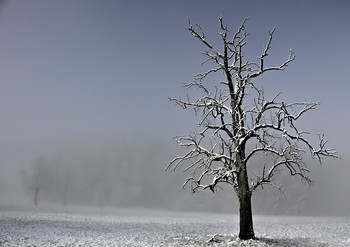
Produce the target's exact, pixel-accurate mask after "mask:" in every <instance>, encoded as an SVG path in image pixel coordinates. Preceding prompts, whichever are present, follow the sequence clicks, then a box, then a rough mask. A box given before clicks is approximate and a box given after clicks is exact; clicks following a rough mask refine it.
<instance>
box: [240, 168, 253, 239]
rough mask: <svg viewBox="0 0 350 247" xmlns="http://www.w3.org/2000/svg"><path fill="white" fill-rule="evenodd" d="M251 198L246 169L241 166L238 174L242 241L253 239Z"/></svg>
mask: <svg viewBox="0 0 350 247" xmlns="http://www.w3.org/2000/svg"><path fill="white" fill-rule="evenodd" d="M251 197H252V193H251V192H250V190H249V184H248V175H247V168H246V167H245V166H244V165H243V167H242V169H241V171H240V172H239V174H238V200H239V238H240V239H243V240H246V239H253V238H255V234H254V228H253V214H252V203H251Z"/></svg>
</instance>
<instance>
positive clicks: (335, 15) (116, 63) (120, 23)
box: [0, 0, 350, 152]
mask: <svg viewBox="0 0 350 247" xmlns="http://www.w3.org/2000/svg"><path fill="white" fill-rule="evenodd" d="M0 6H1V10H0V88H1V89H0V114H1V120H0V143H1V146H6V145H8V143H12V144H13V145H16V143H22V142H26V143H31V142H33V143H40V142H41V141H42V140H43V139H52V140H55V139H62V138H63V139H64V138H74V137H82V136H83V137H90V136H109V135H112V136H127V135H131V136H132V135H138V134H142V135H146V136H153V137H154V138H156V139H160V140H164V141H169V140H170V139H171V137H172V136H174V135H176V134H181V133H182V132H184V133H186V132H187V131H189V130H192V129H193V128H194V126H193V124H194V121H193V118H192V117H191V116H192V115H191V114H190V113H188V112H185V111H182V110H181V109H179V108H177V107H176V106H174V105H173V104H171V103H168V100H167V98H168V97H170V96H172V97H176V96H179V95H184V94H185V93H186V92H185V91H184V89H183V88H182V87H181V85H182V83H185V82H188V81H191V80H192V78H193V75H194V74H196V73H198V72H201V67H200V63H201V61H202V59H203V57H202V56H201V52H202V51H203V47H202V46H201V45H200V44H199V43H198V42H197V41H196V40H195V39H193V37H191V35H190V34H189V33H188V32H187V31H186V27H187V20H188V18H191V19H192V21H193V22H194V23H200V24H201V25H202V26H203V28H204V29H205V30H206V32H207V36H208V38H209V39H212V40H213V42H214V43H215V42H216V41H218V39H217V32H218V28H217V27H218V22H217V19H218V17H219V16H220V15H223V16H224V19H225V21H226V23H227V24H228V25H229V26H230V27H232V29H236V28H237V26H238V25H239V24H240V23H241V21H242V20H243V18H245V17H247V16H249V17H250V19H249V21H248V23H247V29H248V31H249V32H250V33H251V36H250V38H249V42H250V43H249V47H250V49H251V50H249V52H250V51H251V54H250V55H251V56H257V55H259V52H260V51H261V49H262V47H263V44H264V42H265V41H266V38H267V33H268V31H269V30H270V29H271V28H273V27H276V28H277V30H276V33H275V39H274V41H273V48H272V51H271V57H270V59H271V60H270V61H271V62H272V63H274V62H275V64H276V63H279V62H281V61H283V59H285V58H286V56H287V55H288V52H289V49H290V48H291V49H292V50H293V51H294V52H295V53H296V60H295V62H293V63H292V64H291V66H290V67H288V68H287V70H286V71H285V72H283V73H277V74H273V73H272V74H271V75H269V76H267V77H265V78H264V79H265V80H266V81H264V83H265V86H264V87H265V89H266V90H267V91H270V90H271V91H273V92H277V91H282V92H284V93H283V94H282V97H285V98H287V99H290V100H296V101H298V100H309V101H320V102H321V103H322V105H321V106H320V107H319V108H318V109H317V110H316V111H315V112H313V113H310V115H309V116H308V117H306V118H305V120H303V122H302V124H303V125H305V128H306V130H311V131H314V132H320V131H325V132H326V133H327V134H328V137H329V139H330V140H331V144H332V146H334V147H336V148H338V149H339V150H340V151H345V152H346V149H345V145H348V140H349V138H350V135H349V131H348V126H347V125H348V123H349V122H350V117H349V108H348V107H349V105H350V102H349V96H348V92H349V89H350V86H349V79H348V78H349V76H348V73H349V69H350V62H349V58H350V49H349V44H350V32H349V26H350V25H349V24H350V2H349V1H346V0H343V1H340V0H338V1H281V0H278V1H277V0H274V1H258V0H257V1H232V0H230V1H213V0H210V1H209V0H181V1H164V0H158V1H154V0H152V1H151V0H150V1H141V0H140V1H136V0H132V1H130V0H125V1H107V0H103V1H97V0H94V1H91V0H84V1H83V0H75V1H71V0H60V1H47V0H32V1H7V2H6V1H5V2H3V3H2V5H0ZM44 143H45V142H43V144H41V145H43V146H44V145H45V144H44ZM39 145H40V144H39Z"/></svg>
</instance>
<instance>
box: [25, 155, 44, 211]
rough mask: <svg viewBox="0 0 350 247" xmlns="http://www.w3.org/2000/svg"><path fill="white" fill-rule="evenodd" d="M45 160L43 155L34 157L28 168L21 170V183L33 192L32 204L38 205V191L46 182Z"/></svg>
mask: <svg viewBox="0 0 350 247" xmlns="http://www.w3.org/2000/svg"><path fill="white" fill-rule="evenodd" d="M47 171H48V170H47V161H46V159H45V158H44V157H38V158H36V159H35V160H34V161H33V162H32V164H31V166H30V168H29V169H28V170H24V171H22V179H23V183H24V185H25V187H26V190H27V191H29V192H32V193H33V196H34V197H33V199H34V200H33V202H34V205H38V198H39V193H40V191H41V190H42V189H43V188H44V186H45V182H47V179H46V175H47Z"/></svg>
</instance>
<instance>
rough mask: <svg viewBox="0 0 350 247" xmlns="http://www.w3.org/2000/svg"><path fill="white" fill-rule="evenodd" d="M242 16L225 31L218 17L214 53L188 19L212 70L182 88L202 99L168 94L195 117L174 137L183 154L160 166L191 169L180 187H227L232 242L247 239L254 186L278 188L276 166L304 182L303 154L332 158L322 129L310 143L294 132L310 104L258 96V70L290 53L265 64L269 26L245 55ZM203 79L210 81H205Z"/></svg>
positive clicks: (260, 93) (333, 152)
mask: <svg viewBox="0 0 350 247" xmlns="http://www.w3.org/2000/svg"><path fill="white" fill-rule="evenodd" d="M246 21H247V19H245V20H244V21H243V22H242V24H241V25H240V26H239V28H238V30H237V31H236V32H233V33H232V32H231V30H230V29H229V28H228V27H227V26H226V25H225V24H224V22H223V19H222V18H219V23H220V32H219V36H220V40H221V42H222V47H221V50H220V49H218V48H216V47H214V45H212V43H211V42H209V40H208V39H207V37H206V36H205V34H204V31H203V30H202V28H201V26H200V25H194V26H193V25H192V24H191V22H190V23H189V27H188V30H189V32H190V33H191V34H192V35H193V36H194V37H195V38H196V39H198V40H199V41H200V43H202V44H203V45H204V47H205V49H206V50H205V51H204V53H203V54H204V56H205V61H204V62H203V64H206V63H211V64H212V67H211V68H210V69H209V70H207V71H206V72H204V73H200V74H197V75H195V77H194V81H193V82H191V83H189V84H186V85H185V87H186V88H187V89H189V88H194V89H196V90H197V91H196V94H197V93H198V92H199V93H202V96H200V97H198V98H196V99H195V100H191V99H190V98H189V97H187V98H186V99H182V98H171V99H170V100H171V101H173V102H175V103H177V104H178V105H180V106H181V107H182V108H183V109H192V110H194V113H195V114H196V115H197V116H199V118H200V120H199V124H198V128H197V130H196V131H195V132H194V133H192V134H188V135H184V136H178V137H177V141H178V144H179V145H180V146H182V147H185V148H186V149H187V152H186V153H185V154H184V155H183V156H180V157H176V158H175V159H173V160H172V161H171V162H170V163H169V165H168V166H167V168H166V169H167V170H171V171H175V170H179V169H182V170H184V171H192V176H191V177H189V178H187V180H186V181H185V183H184V184H183V186H186V185H189V186H190V187H191V189H192V191H193V192H197V191H198V190H199V189H203V190H206V189H209V190H211V191H212V192H214V191H216V190H217V188H220V185H221V184H229V185H230V186H232V188H233V190H234V191H235V193H236V195H237V197H238V202H239V222H240V223H239V226H240V230H239V238H240V239H252V238H255V234H254V229H253V218H252V205H251V197H252V194H253V192H254V191H255V190H256V189H258V188H263V186H264V185H272V186H274V187H276V188H278V189H279V186H278V185H277V184H275V180H274V179H275V177H276V175H277V174H278V173H279V171H282V170H286V171H287V172H288V173H289V174H290V175H291V176H297V177H300V178H301V180H303V181H306V182H307V183H309V184H311V183H312V182H313V181H312V180H311V179H310V178H309V176H308V173H309V170H308V168H307V166H306V164H305V162H304V161H303V156H304V155H305V153H307V152H309V153H310V154H311V157H312V158H315V159H317V160H318V161H319V162H321V160H322V158H323V157H327V156H328V157H333V158H337V157H338V156H337V152H336V150H334V149H328V148H327V147H326V144H327V140H326V138H325V135H324V134H320V135H318V137H319V138H318V139H319V140H318V144H317V145H314V144H312V143H311V141H310V140H309V139H310V138H307V137H308V136H309V133H307V132H305V131H301V130H300V129H299V127H298V126H297V124H296V122H297V120H299V119H300V118H301V117H302V116H303V115H304V114H305V113H307V112H309V111H310V110H313V109H315V108H316V106H317V105H318V103H313V102H305V101H303V102H294V103H287V102H284V101H280V100H279V96H280V94H277V95H275V96H274V97H272V98H271V99H269V100H267V99H265V96H264V90H263V88H262V87H261V86H259V85H258V84H257V82H256V79H257V78H258V77H259V78H260V76H261V75H263V74H265V73H266V72H270V71H283V70H284V69H285V68H286V67H287V66H288V65H289V64H290V63H291V62H292V61H293V60H294V58H295V55H294V53H293V52H290V53H289V56H288V58H287V60H286V61H284V62H282V63H281V64H280V65H279V66H274V67H270V66H267V65H266V64H267V63H266V59H267V57H268V55H269V52H270V48H271V42H272V38H273V34H274V31H275V29H272V31H271V32H269V35H268V40H267V42H266V44H265V46H264V48H263V49H262V53H261V54H260V56H258V59H257V61H249V60H247V59H246V57H245V55H246V54H245V48H246V42H247V37H248V33H247V30H246V27H245V23H246ZM218 78H219V79H218ZM207 80H211V81H210V83H205V82H206V81H207ZM251 166H257V167H259V169H256V167H254V172H255V174H251V173H248V168H249V167H251ZM256 170H258V171H260V172H259V173H256Z"/></svg>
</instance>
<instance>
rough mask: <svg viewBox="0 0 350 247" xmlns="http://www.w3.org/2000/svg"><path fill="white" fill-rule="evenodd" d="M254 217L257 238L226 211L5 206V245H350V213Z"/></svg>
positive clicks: (1, 221) (1, 242)
mask: <svg viewBox="0 0 350 247" xmlns="http://www.w3.org/2000/svg"><path fill="white" fill-rule="evenodd" d="M254 221H255V233H256V235H257V237H258V240H251V241H239V240H238V239H237V237H236V236H235V235H231V234H237V232H238V228H237V227H238V226H237V223H236V222H237V216H234V215H227V214H207V213H174V212H160V211H140V210H125V209H124V210H119V209H118V210H116V209H107V210H106V209H104V210H103V212H102V211H101V210H100V209H88V208H83V209H80V210H79V211H78V210H77V209H75V208H66V209H58V208H50V209H48V208H45V209H44V208H42V207H38V208H27V209H23V208H22V209H18V208H17V209H15V208H9V207H0V246H1V247H5V246H26V247H34V246H45V247H48V246H55V247H59V246H60V247H63V246H84V247H88V246H310V247H311V246H337V247H339V246H350V219H349V218H319V217H289V216H288V217H287V216H255V218H254ZM215 234H219V235H215Z"/></svg>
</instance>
